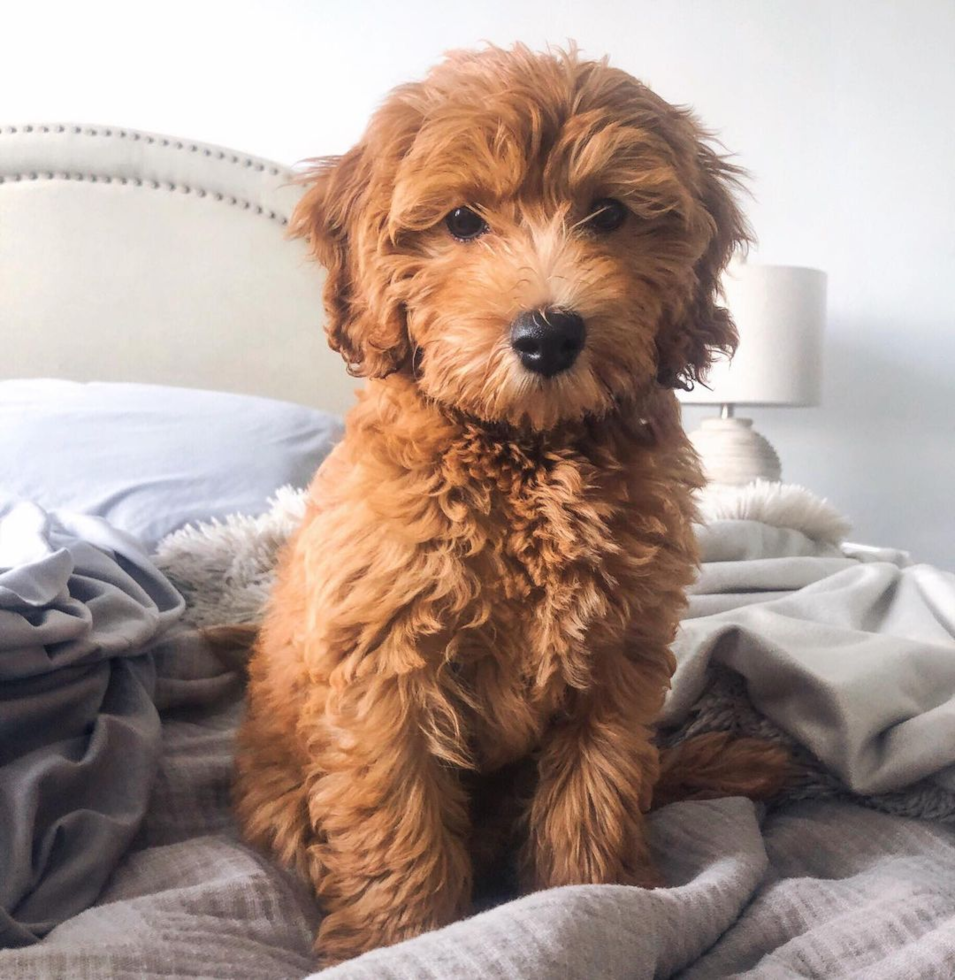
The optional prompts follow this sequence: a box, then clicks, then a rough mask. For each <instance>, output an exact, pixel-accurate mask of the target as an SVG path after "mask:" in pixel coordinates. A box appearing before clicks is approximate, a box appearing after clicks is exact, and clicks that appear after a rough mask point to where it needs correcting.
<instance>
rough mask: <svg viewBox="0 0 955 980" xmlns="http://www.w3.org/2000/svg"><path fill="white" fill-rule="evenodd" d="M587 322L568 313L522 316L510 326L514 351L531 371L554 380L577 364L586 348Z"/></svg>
mask: <svg viewBox="0 0 955 980" xmlns="http://www.w3.org/2000/svg"><path fill="white" fill-rule="evenodd" d="M584 334H585V330H584V321H583V320H582V319H581V318H580V317H579V316H578V315H577V314H576V313H571V312H568V311H566V310H534V311H533V312H530V313H522V314H521V315H520V316H519V317H518V318H517V319H516V320H515V321H514V323H513V325H512V326H511V347H513V348H514V350H516V351H517V353H518V356H519V357H520V359H521V364H523V365H524V367H526V368H527V370H528V371H533V372H534V373H535V374H542V375H543V376H544V377H545V378H552V377H553V376H554V375H555V374H560V372H561V371H566V370H567V368H569V367H570V366H571V364H573V363H574V361H576V360H577V355H578V354H579V353H580V352H581V351H582V350H583V347H584Z"/></svg>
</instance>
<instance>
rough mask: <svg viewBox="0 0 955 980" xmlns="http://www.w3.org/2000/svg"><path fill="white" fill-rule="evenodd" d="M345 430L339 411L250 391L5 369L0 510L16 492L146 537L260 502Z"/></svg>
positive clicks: (307, 468)
mask: <svg viewBox="0 0 955 980" xmlns="http://www.w3.org/2000/svg"><path fill="white" fill-rule="evenodd" d="M341 434H342V423H341V420H340V419H339V418H338V417H337V416H334V415H330V414H328V413H326V412H320V411H317V410H315V409H310V408H305V407H304V406H302V405H293V404H291V403H288V402H279V401H273V400H271V399H267V398H254V397H251V396H248V395H232V394H225V393H223V392H214V391H196V390H192V389H185V388H168V387H161V386H157V385H141V384H109V383H90V384H80V383H77V382H72V381H55V380H28V381H19V380H18V381H0V514H2V513H4V512H6V511H7V510H9V509H10V507H11V506H12V505H13V503H15V502H17V501H18V500H32V501H34V502H35V503H37V504H39V505H40V506H41V507H43V508H45V509H46V510H67V511H75V512H79V513H83V514H95V515H97V516H99V517H104V518H106V519H107V520H108V521H109V522H110V523H111V524H113V525H114V526H116V527H119V528H122V529H123V530H125V531H128V532H130V533H132V534H134V535H136V536H137V537H138V538H140V540H142V541H143V542H144V543H145V544H146V546H147V547H148V548H150V549H151V548H152V547H153V546H154V545H155V544H156V542H157V541H158V540H159V539H160V538H162V537H163V536H165V535H166V534H168V533H169V532H170V531H174V530H176V529H177V528H180V527H182V526H183V525H184V524H188V523H191V522H193V521H200V520H202V521H207V520H210V519H211V518H214V517H225V516H226V515H227V514H232V513H245V514H251V515H257V514H260V513H262V512H263V511H264V510H265V509H266V501H267V499H268V497H269V496H270V495H271V494H272V493H274V491H275V490H276V489H277V488H278V487H281V486H283V485H284V484H292V485H293V486H296V487H302V486H305V485H306V484H307V483H308V482H309V480H310V479H311V477H312V474H313V473H314V472H315V470H316V468H317V467H318V465H319V463H320V462H321V461H322V460H323V459H324V458H325V456H326V455H327V454H328V452H329V451H330V450H331V448H332V446H333V445H334V444H335V442H336V441H337V440H338V439H339V438H340V437H341Z"/></svg>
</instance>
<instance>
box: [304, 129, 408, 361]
mask: <svg viewBox="0 0 955 980" xmlns="http://www.w3.org/2000/svg"><path fill="white" fill-rule="evenodd" d="M370 157H371V154H370V153H368V151H367V150H366V148H365V146H364V145H363V144H359V145H358V146H356V147H354V148H353V149H351V150H349V151H348V153H346V154H345V155H344V156H341V157H325V158H322V159H320V160H317V161H315V164H314V166H313V168H312V169H311V170H310V171H309V172H308V173H306V174H305V176H304V178H303V179H304V181H305V183H306V184H307V185H308V190H307V191H306V192H305V194H304V195H303V196H302V198H301V200H300V201H299V202H298V204H297V206H296V208H295V210H294V212H293V213H292V217H291V220H290V221H289V234H290V235H291V236H292V237H295V238H305V239H307V240H308V244H309V247H310V249H311V252H312V255H313V256H314V257H315V258H316V259H317V260H318V261H319V262H321V264H322V265H324V266H325V268H326V269H327V270H328V278H327V279H326V280H325V290H324V295H323V298H324V303H325V314H326V317H327V323H326V326H325V332H326V334H327V335H328V343H329V346H330V347H331V348H332V349H333V350H336V351H338V352H339V353H340V354H341V355H342V357H343V358H344V359H345V363H346V364H347V366H348V372H349V374H352V375H354V376H355V377H362V378H382V377H385V376H386V375H388V374H392V373H393V372H395V371H396V370H398V368H399V367H401V365H402V364H403V363H404V362H405V361H406V360H407V359H408V354H409V349H410V345H409V343H408V336H407V330H406V325H405V314H404V309H403V307H402V306H401V304H400V302H398V301H396V300H394V299H392V298H390V297H389V290H388V285H389V283H388V281H387V278H386V277H383V275H382V272H381V265H382V263H380V262H377V261H376V259H380V258H381V257H382V255H381V250H382V249H384V248H386V247H387V236H386V235H385V234H384V228H385V226H386V224H387V217H388V207H389V203H390V191H389V192H388V194H387V195H386V198H387V199H384V200H377V199H376V189H375V184H374V174H373V172H372V162H371V159H370ZM377 196H378V197H381V195H380V194H379V195H377Z"/></svg>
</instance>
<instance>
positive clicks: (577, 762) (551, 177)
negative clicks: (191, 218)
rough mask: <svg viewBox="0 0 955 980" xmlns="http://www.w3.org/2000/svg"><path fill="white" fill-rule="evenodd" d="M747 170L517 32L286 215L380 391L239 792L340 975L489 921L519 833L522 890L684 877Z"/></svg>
mask: <svg viewBox="0 0 955 980" xmlns="http://www.w3.org/2000/svg"><path fill="white" fill-rule="evenodd" d="M737 175H738V171H737V169H736V168H735V167H734V166H732V165H731V164H729V163H728V162H727V161H726V160H724V159H722V158H721V157H720V156H719V155H718V154H717V153H716V152H715V151H714V150H713V148H712V147H711V146H710V145H709V144H708V142H707V139H706V134H705V133H704V132H703V131H702V130H701V129H700V127H699V125H698V124H697V122H696V120H695V119H694V118H693V116H692V115H690V113H689V112H687V111H686V110H684V109H679V108H675V107H673V106H671V105H668V104H667V103H666V102H664V101H663V100H662V99H660V98H659V97H658V96H656V95H654V94H653V93H652V92H651V91H650V90H649V89H647V88H646V87H645V86H644V85H642V84H641V83H640V82H638V81H636V80H635V79H634V78H632V77H630V76H629V75H627V74H625V73H624V72H622V71H619V70H616V69H613V68H610V67H608V65H607V63H606V62H605V61H603V62H593V61H584V60H582V59H581V58H579V57H578V55H577V54H576V53H575V52H570V53H567V54H562V53H548V54H543V55H538V54H533V53H531V52H530V51H528V50H527V49H525V48H523V47H516V48H514V49H513V50H510V51H504V50H500V49H496V48H489V49H487V50H483V51H481V52H479V53H464V54H454V55H452V56H450V57H449V58H448V59H447V60H446V61H445V62H444V63H443V64H441V65H440V66H439V67H438V68H436V69H435V70H434V71H433V72H432V73H431V74H430V75H429V76H428V77H427V79H426V80H425V81H423V82H421V83H418V84H412V85H406V86H403V87H401V88H399V89H397V90H396V91H395V92H393V93H392V95H391V96H390V97H389V98H388V100H387V101H386V102H385V103H384V105H383V106H382V107H381V109H379V111H378V112H377V113H376V114H375V115H374V117H373V118H372V120H371V123H370V125H369V127H368V129H367V131H366V133H365V135H364V137H363V138H362V140H361V142H360V143H359V144H358V145H357V146H356V147H354V148H353V149H352V150H350V151H349V152H348V153H346V154H345V155H344V156H342V157H334V158H328V159H324V160H321V161H319V162H318V163H317V165H316V166H315V168H314V170H313V171H312V172H311V173H310V175H309V178H308V179H309V183H310V186H309V189H308V190H307V192H306V193H305V195H304V196H303V198H302V200H301V203H300V204H299V206H298V208H297V211H296V212H295V215H294V217H293V220H292V224H291V230H292V232H293V233H294V234H296V235H300V236H304V237H306V238H307V239H308V241H309V243H310V246H311V249H312V251H313V252H314V255H315V257H316V258H317V259H318V260H319V261H320V262H321V263H322V264H323V265H324V266H325V267H326V268H327V270H328V278H327V281H326V284H325V307H326V313H327V331H328V338H329V342H330V344H331V345H332V347H333V348H335V349H336V350H338V351H340V352H341V353H342V355H343V356H344V358H345V360H346V361H347V363H348V366H349V370H350V371H351V372H352V374H354V375H357V376H360V377H365V378H368V379H369V381H368V384H367V386H366V387H365V389H364V391H363V392H361V393H360V395H359V400H358V403H357V405H356V406H355V408H354V409H353V410H352V412H351V413H350V415H349V417H348V421H347V431H346V435H345V439H344V441H343V442H342V443H341V444H340V445H339V446H338V447H337V448H336V450H335V451H334V452H333V453H332V455H331V456H330V457H329V458H328V460H327V461H326V463H325V464H324V465H323V466H322V468H321V469H320V470H319V472H318V474H317V476H316V477H315V480H314V482H313V484H312V486H311V490H310V493H309V503H308V509H307V514H306V517H305V520H304V522H303V524H302V526H301V529H300V530H299V531H298V533H297V535H296V536H295V537H294V539H293V540H292V541H291V542H290V544H289V546H288V548H287V550H286V552H285V554H284V557H283V559H282V561H281V564H280V569H279V573H278V580H277V585H276V588H275V591H274V595H273V596H272V599H271V604H270V606H269V609H268V612H267V615H266V618H265V621H264V624H263V627H262V630H261V633H260V635H259V638H258V640H257V642H256V646H255V650H254V653H253V658H252V661H251V664H250V684H249V704H248V713H247V717H246V720H245V722H244V726H243V728H242V731H241V734H240V747H239V754H238V777H237V788H236V799H237V808H238V815H239V818H240V823H241V825H242V828H243V830H244V833H245V835H246V837H247V838H248V839H249V840H250V841H252V842H254V843H256V844H258V845H261V846H263V847H265V848H267V849H268V850H270V851H271V852H272V853H273V854H274V855H275V856H276V857H277V858H278V860H280V861H281V862H283V863H285V864H287V865H291V866H293V867H295V868H298V869H299V870H300V871H301V873H303V874H304V875H306V876H307V877H308V879H310V881H311V883H312V884H313V886H314V889H315V892H316V895H317V897H318V898H319V900H320V901H321V903H322V905H323V906H324V909H325V912H326V914H325V918H324V920H323V921H322V924H321V928H320V930H319V933H318V938H317V949H318V952H319V954H320V955H321V956H322V957H323V958H324V959H325V961H326V962H336V961H339V960H342V959H345V958H348V957H351V956H354V955H356V954H358V953H361V952H363V951H364V950H368V949H372V948H374V947H376V946H379V945H386V944H389V943H394V942H397V941H399V940H402V939H406V938H408V937H411V936H414V935H416V934H418V933H420V932H422V931H424V930H428V929H433V928H435V927H438V926H441V925H444V924H446V923H449V922H451V921H453V920H454V919H456V918H458V917H460V916H462V915H465V914H466V913H467V912H468V911H469V910H470V909H471V907H472V905H471V903H472V881H473V873H472V867H473V865H474V863H475V860H476V861H477V862H478V863H479V865H480V867H482V868H483V867H487V866H492V865H493V862H494V861H495V860H496V858H497V857H499V855H500V851H501V848H502V847H505V846H506V845H507V844H508V843H510V842H513V841H514V840H517V841H518V842H519V843H518V846H519V873H520V880H521V882H522V884H523V886H524V887H525V888H527V889H539V888H550V887H553V886H557V885H571V884H579V883H611V882H612V883H621V884H631V885H641V886H652V885H655V884H657V883H658V877H657V874H656V872H655V871H654V868H653V867H652V865H651V861H650V858H649V855H648V849H647V841H646V837H645V832H644V817H643V814H644V813H645V811H646V810H647V809H648V807H649V806H650V804H651V800H652V796H653V790H654V784H655V783H656V781H657V779H658V773H659V769H660V762H659V759H658V751H657V748H656V747H655V745H654V742H653V734H652V726H653V723H654V720H655V718H656V716H657V714H658V712H659V711H660V707H661V704H662V702H663V697H664V693H665V691H666V689H667V686H668V683H669V679H670V675H671V673H672V671H673V666H674V661H673V657H672V655H671V653H670V643H671V641H672V640H673V637H674V633H675V630H676V627H677V623H678V620H679V617H680V613H681V611H682V610H683V608H684V589H685V587H686V585H687V584H688V583H689V582H690V581H691V580H692V578H693V576H694V569H695V566H696V563H697V552H696V546H695V543H694V536H693V532H692V530H691V522H692V520H693V517H694V509H693V503H692V499H691V492H692V491H693V489H694V488H697V487H699V486H700V485H701V476H700V471H699V468H698V463H697V459H696V457H695V456H694V454H693V452H692V450H691V448H690V446H689V444H688V442H687V439H686V437H685V435H684V433H683V431H682V429H681V427H680V420H679V408H678V403H677V401H676V398H675V396H674V393H673V389H674V388H675V387H687V386H689V385H692V384H693V383H694V382H695V381H698V380H699V379H700V377H701V376H702V375H703V374H704V372H705V371H706V368H707V366H708V365H709V363H710V359H711V357H712V356H713V353H714V351H722V352H725V353H729V352H731V351H732V350H733V347H734V345H735V343H736V334H735V331H734V328H733V324H732V322H731V320H730V317H729V315H728V314H727V311H726V310H725V309H722V308H721V307H720V306H719V305H718V289H719V276H720V272H721V270H722V269H723V267H724V265H725V264H726V262H727V260H728V259H729V257H730V256H731V254H732V253H733V252H734V250H735V249H737V248H738V247H739V246H741V245H742V244H743V243H744V242H745V241H746V238H747V232H746V226H745V223H744V220H743V218H742V216H741V214H740V212H739V210H738V208H737V204H736V202H735V200H734V196H733V192H734V188H735V185H736V181H737ZM717 749H719V750H723V749H726V750H727V751H729V750H730V749H731V746H730V747H728V746H727V745H726V742H725V739H724V740H723V741H722V742H719V741H718V742H717V744H716V745H715V748H714V745H710V747H709V756H710V757H711V758H712V756H713V755H714V754H719V752H718V751H716V750H717ZM703 754H704V755H706V754H707V753H706V752H704V753H703ZM727 758H728V757H727V756H726V755H725V753H724V754H723V755H722V756H721V759H722V771H723V772H724V773H726V772H727V771H728V772H729V776H728V778H727V779H726V780H725V781H726V782H728V783H733V778H732V770H733V766H732V764H729V765H727ZM744 758H746V760H747V761H746V765H751V766H752V771H746V772H740V773H739V780H738V782H739V784H740V785H741V786H744V787H745V788H746V789H747V790H749V791H752V792H756V793H758V792H760V791H761V790H764V789H766V787H767V786H768V785H770V784H773V785H775V783H774V779H775V776H776V775H778V767H777V766H776V763H778V762H779V761H780V760H779V758H778V757H777V756H772V757H771V758H768V757H766V756H760V755H759V753H756V754H755V755H753V754H752V752H751V754H750V756H745V757H744ZM767 759H768V762H769V765H765V763H767ZM761 767H762V768H761ZM774 767H775V768H774ZM518 774H519V775H518ZM754 774H755V775H754ZM512 777H513V778H512ZM677 782H678V783H680V785H681V786H682V790H681V792H683V795H693V789H692V786H693V780H692V779H687V778H686V776H685V774H684V775H683V776H682V777H680V778H679V779H677ZM704 782H705V781H704ZM700 785H703V784H700ZM718 790H719V787H715V788H714V787H713V786H712V785H709V786H707V787H706V789H705V792H702V793H700V794H698V795H712V793H713V792H716V791H718ZM472 859H474V860H472Z"/></svg>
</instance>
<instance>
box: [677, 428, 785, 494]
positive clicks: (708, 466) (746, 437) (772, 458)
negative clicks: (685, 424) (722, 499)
mask: <svg viewBox="0 0 955 980" xmlns="http://www.w3.org/2000/svg"><path fill="white" fill-rule="evenodd" d="M690 442H692V443H693V446H694V448H695V449H696V451H697V452H698V453H699V455H700V460H701V461H702V463H703V473H704V475H705V476H706V479H707V480H708V481H709V482H710V483H725V484H728V485H729V486H735V487H741V486H744V485H745V484H747V483H752V482H753V480H779V479H781V477H782V467H781V465H780V462H779V457H778V456H777V455H776V451H775V450H774V449H773V447H772V446H771V445H770V443H769V440H768V439H766V438H765V437H764V436H761V435H760V434H759V433H758V432H754V431H753V420H752V419H738V418H719V419H704V420H703V421H702V423H701V424H700V428H698V429H696V430H695V431H694V432H691V433H690Z"/></svg>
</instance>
